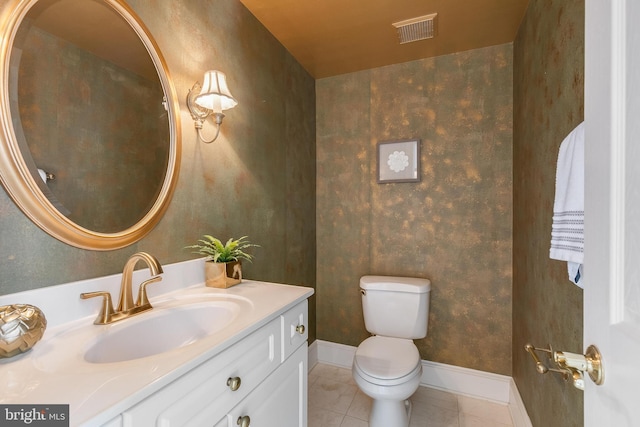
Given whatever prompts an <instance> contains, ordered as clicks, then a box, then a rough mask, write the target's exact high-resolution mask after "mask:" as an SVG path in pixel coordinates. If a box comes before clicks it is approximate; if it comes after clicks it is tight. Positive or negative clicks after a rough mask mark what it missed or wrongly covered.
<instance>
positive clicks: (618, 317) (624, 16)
mask: <svg viewBox="0 0 640 427" xmlns="http://www.w3.org/2000/svg"><path fill="white" fill-rule="evenodd" d="M585 6H586V21H585V37H586V43H585V126H586V127H585V130H586V134H585V138H586V139H585V190H586V193H585V196H586V197H585V266H584V274H585V275H584V285H585V291H584V344H585V346H588V345H590V344H595V345H596V346H597V347H598V348H599V349H600V352H601V353H602V357H603V365H604V375H605V378H604V383H603V385H601V386H596V385H595V384H594V383H593V382H591V381H590V380H589V379H588V378H586V379H585V402H584V412H585V414H584V419H585V423H584V424H585V426H586V427H603V426H621V427H622V426H640V399H639V398H638V396H639V392H638V387H640V363H639V362H640V27H639V26H638V22H640V1H638V0H586V2H585Z"/></svg>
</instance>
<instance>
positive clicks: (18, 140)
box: [0, 0, 180, 250]
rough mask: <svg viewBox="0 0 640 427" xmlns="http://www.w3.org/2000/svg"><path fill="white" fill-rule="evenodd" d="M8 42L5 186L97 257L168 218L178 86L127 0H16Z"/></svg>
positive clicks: (3, 72) (53, 230)
mask: <svg viewBox="0 0 640 427" xmlns="http://www.w3.org/2000/svg"><path fill="white" fill-rule="evenodd" d="M9 2H10V3H12V4H11V5H10V6H9V9H8V10H9V12H10V13H9V15H8V19H7V20H6V22H4V23H3V24H2V25H3V28H2V39H1V40H0V43H1V46H0V49H1V50H0V61H1V63H0V81H1V83H2V87H1V88H0V124H1V126H2V128H1V132H0V179H1V181H2V185H3V186H4V188H5V189H6V191H7V193H8V194H9V196H10V197H11V198H12V199H13V200H14V202H15V203H16V204H17V205H18V207H19V208H20V209H21V210H22V211H23V212H24V213H25V214H26V215H27V216H28V217H29V218H30V219H31V220H32V221H33V222H34V223H35V224H37V225H38V226H39V227H40V228H42V229H43V230H44V231H46V232H47V233H49V234H50V235H52V236H53V237H55V238H57V239H59V240H61V241H63V242H65V243H68V244H70V245H73V246H76V247H79V248H83V249H93V250H110V249H117V248H121V247H124V246H127V245H129V244H131V243H134V242H136V241H137V240H139V239H141V238H142V237H143V236H144V235H146V234H147V233H148V232H149V231H151V229H152V228H153V227H154V226H155V225H156V224H157V222H158V221H159V220H160V218H161V216H162V214H163V213H164V211H165V210H166V207H167V205H168V203H169V200H170V198H171V194H172V192H173V189H174V187H175V183H176V181H177V176H178V167H179V157H180V129H179V117H178V111H179V108H178V103H177V97H176V94H175V89H174V88H173V85H172V83H171V81H170V79H169V74H168V70H167V66H166V63H165V61H164V59H163V57H162V55H161V53H160V50H159V49H158V47H157V45H156V43H155V41H154V40H153V38H152V36H151V34H150V33H149V31H148V30H147V29H146V27H145V26H144V24H143V23H142V22H141V21H140V19H139V18H138V17H137V16H136V14H135V13H134V12H133V11H132V10H131V9H130V8H129V7H128V6H127V5H126V4H125V3H124V2H123V1H121V0H9Z"/></svg>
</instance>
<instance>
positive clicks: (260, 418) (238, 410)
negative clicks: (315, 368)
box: [229, 343, 307, 427]
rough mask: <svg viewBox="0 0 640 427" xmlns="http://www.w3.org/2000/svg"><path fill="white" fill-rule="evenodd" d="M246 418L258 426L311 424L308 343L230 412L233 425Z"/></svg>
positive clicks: (300, 426) (301, 426)
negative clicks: (308, 417)
mask: <svg viewBox="0 0 640 427" xmlns="http://www.w3.org/2000/svg"><path fill="white" fill-rule="evenodd" d="M243 417H249V420H248V421H250V422H249V424H246V423H245V425H249V426H256V427H306V426H307V344H306V343H304V344H303V345H302V346H300V347H299V348H298V349H297V350H296V351H295V352H294V353H293V355H292V356H291V357H289V358H288V359H287V360H286V361H285V362H284V363H283V364H282V366H280V367H279V368H278V369H277V370H276V371H275V372H274V373H273V374H271V375H270V376H269V377H268V378H267V379H266V380H265V381H264V382H263V383H262V384H261V385H260V386H259V387H258V388H256V389H255V390H254V391H252V392H251V394H249V396H247V397H246V399H244V400H243V401H242V402H241V403H240V404H239V405H238V406H236V407H235V408H234V409H233V410H232V411H231V412H230V413H229V427H236V426H237V425H239V424H238V420H239V419H242V418H243ZM240 425H241V424H240Z"/></svg>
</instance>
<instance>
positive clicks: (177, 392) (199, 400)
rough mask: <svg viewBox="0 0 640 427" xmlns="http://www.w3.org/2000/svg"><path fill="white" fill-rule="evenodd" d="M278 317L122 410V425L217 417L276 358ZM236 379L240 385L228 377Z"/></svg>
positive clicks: (272, 366)
mask: <svg viewBox="0 0 640 427" xmlns="http://www.w3.org/2000/svg"><path fill="white" fill-rule="evenodd" d="M280 329H281V321H280V319H277V318H276V319H274V320H273V321H271V322H270V323H269V324H267V325H265V326H263V327H262V328H260V329H259V330H257V331H256V332H254V333H252V334H251V335H249V336H248V337H246V338H245V339H243V340H242V341H240V342H239V343H237V344H235V345H233V346H232V347H230V348H228V349H227V350H225V351H223V352H222V353H220V354H219V355H217V356H215V357H213V358H212V359H210V360H208V361H206V362H205V363H203V364H202V365H200V366H198V367H196V368H195V369H193V370H192V371H190V372H188V373H187V374H185V375H184V376H182V377H181V378H179V379H178V380H176V381H174V382H173V383H171V384H169V385H168V386H167V387H165V388H164V389H163V390H160V391H158V392H157V393H155V394H153V395H151V396H150V397H148V398H147V399H145V400H144V401H142V402H141V403H139V404H138V405H136V406H134V407H133V408H131V409H129V410H127V411H126V412H124V413H123V414H122V416H123V421H124V423H123V425H124V426H125V427H137V426H141V425H148V426H151V425H157V426H162V427H173V426H186V425H191V419H192V418H193V417H194V416H196V415H198V416H202V415H205V416H207V417H208V419H210V420H215V419H219V417H220V414H225V413H226V412H227V411H228V410H229V409H230V408H232V407H233V406H234V405H236V404H237V403H238V402H239V401H240V400H242V399H243V398H244V397H245V396H246V395H247V394H248V393H249V392H250V391H251V390H253V389H254V388H255V387H257V386H258V385H259V384H260V383H261V382H262V380H264V379H265V378H266V377H267V376H268V375H269V374H270V373H271V372H272V371H273V370H275V369H276V368H277V367H278V365H279V364H280V360H281V355H280V351H281V343H280V341H281V338H280V334H281V330H280ZM234 378H239V380H240V382H239V387H237V389H236V390H232V386H234V384H233V381H232V379H234Z"/></svg>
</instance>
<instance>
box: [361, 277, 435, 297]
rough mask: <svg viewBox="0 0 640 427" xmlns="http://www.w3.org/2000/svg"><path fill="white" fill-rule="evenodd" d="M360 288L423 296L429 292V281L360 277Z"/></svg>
mask: <svg viewBox="0 0 640 427" xmlns="http://www.w3.org/2000/svg"><path fill="white" fill-rule="evenodd" d="M360 288H362V289H365V290H376V291H396V292H411V293H415V294H423V293H426V292H429V291H430V290H431V281H430V280H429V279H421V278H418V277H395V276H362V277H361V278H360Z"/></svg>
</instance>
